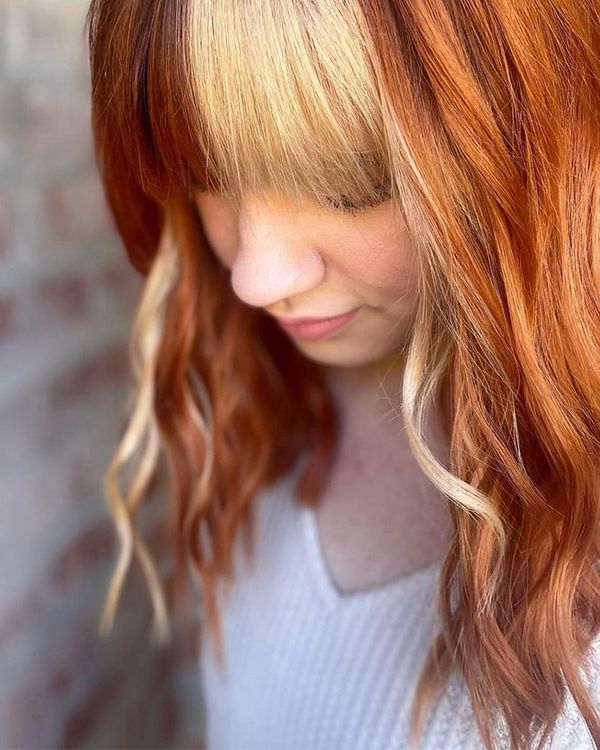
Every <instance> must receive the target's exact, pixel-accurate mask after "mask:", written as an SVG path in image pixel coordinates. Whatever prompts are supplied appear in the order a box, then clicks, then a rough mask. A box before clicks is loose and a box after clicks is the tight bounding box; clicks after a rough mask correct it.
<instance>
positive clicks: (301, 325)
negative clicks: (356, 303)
mask: <svg viewBox="0 0 600 750" xmlns="http://www.w3.org/2000/svg"><path fill="white" fill-rule="evenodd" d="M359 310H360V307H356V308H355V309H354V310H350V312H347V313H342V315H336V316H335V317H333V318H299V319H298V322H296V321H294V322H293V323H286V322H284V321H283V320H282V319H281V318H277V322H278V323H279V325H280V326H281V327H282V328H283V329H284V330H285V331H287V332H288V333H289V334H291V335H292V336H295V337H296V338H299V339H306V340H308V341H313V340H315V339H320V338H323V337H324V336H327V335H328V334H330V333H333V332H334V331H339V330H340V329H341V328H343V327H344V326H345V325H347V324H348V323H349V322H350V321H351V320H353V319H354V317H355V316H356V315H357V313H358V312H359Z"/></svg>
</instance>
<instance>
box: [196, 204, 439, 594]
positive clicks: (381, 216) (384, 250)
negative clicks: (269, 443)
mask: <svg viewBox="0 0 600 750" xmlns="http://www.w3.org/2000/svg"><path fill="white" fill-rule="evenodd" d="M195 202H196V206H197V209H198V212H199V216H200V218H201V221H202V224H203V227H204V231H205V234H206V237H207V240H208V242H209V244H210V245H211V247H212V249H213V251H214V252H215V254H216V256H217V257H218V258H219V260H220V261H221V262H222V263H223V264H224V265H225V266H226V267H227V268H228V269H229V270H230V271H231V284H232V288H233V290H234V292H235V293H236V294H237V296H238V297H239V298H240V299H241V300H242V301H243V302H244V303H246V304H248V305H252V306H258V307H262V308H264V309H265V310H266V311H267V312H269V313H271V314H273V315H282V316H287V317H304V316H323V317H327V316H332V315H338V314H340V313H343V312H347V311H349V310H352V309H353V308H355V307H358V306H360V307H361V311H360V314H359V315H358V316H357V317H356V318H355V319H354V320H353V321H351V323H350V324H349V325H348V326H346V327H345V328H344V329H343V330H341V331H339V332H336V333H334V334H332V335H330V336H328V337H326V338H323V339H319V340H317V341H302V340H300V339H294V340H295V344H296V346H297V347H298V348H299V349H300V351H302V353H303V354H304V355H305V356H306V357H308V358H309V359H311V360H313V361H315V362H317V363H320V364H322V365H323V367H324V371H325V373H326V377H327V379H328V382H329V385H330V387H331V391H332V395H333V397H334V400H335V402H336V404H337V406H338V408H339V411H340V415H341V425H342V429H341V435H340V445H339V451H338V456H337V459H336V463H335V465H334V468H333V472H332V475H331V481H330V483H329V486H328V490H327V493H326V495H325V497H324V498H323V502H322V503H321V504H320V505H319V507H318V509H317V522H318V527H319V535H320V539H321V544H322V547H323V553H324V557H325V558H326V560H327V565H328V567H329V569H330V575H331V578H332V580H333V581H334V582H335V584H336V586H337V587H338V589H339V590H340V591H343V592H351V591H355V590H360V589H363V588H368V587H373V586H377V585H380V584H381V583H383V582H386V581H388V580H394V579H395V578H397V577H398V576H400V575H403V574H405V573H410V572H411V571H413V570H415V569H418V568H420V567H422V566H423V565H426V564H428V563H430V562H431V561H432V560H436V559H438V558H440V557H441V556H442V552H441V550H443V548H444V547H445V545H446V544H447V535H448V533H449V531H450V516H449V513H448V511H447V508H446V505H445V503H443V502H442V501H441V500H440V496H439V494H438V493H437V491H436V490H435V489H434V488H432V487H431V485H430V483H429V482H428V480H426V479H425V477H424V475H423V473H422V471H421V468H420V467H419V465H418V464H417V462H416V460H415V459H414V457H413V455H412V453H411V451H410V449H409V446H408V442H407V439H406V436H405V433H404V432H403V431H402V429H401V420H400V419H399V418H398V417H397V415H396V416H394V415H393V414H392V412H391V402H392V401H393V402H394V403H395V404H396V405H399V396H398V395H397V393H398V389H399V387H400V383H401V377H402V372H403V364H404V363H403V361H402V357H401V356H400V355H399V353H400V347H401V346H402V344H403V343H404V341H405V340H406V337H407V334H408V333H409V331H410V325H411V316H412V311H413V309H414V304H415V301H416V295H417V277H416V267H415V262H414V254H413V251H412V248H411V244H410V241H409V237H408V233H407V231H406V227H405V225H404V223H403V221H402V220H401V219H400V217H399V215H398V212H397V211H396V210H395V208H394V207H393V204H392V203H391V201H389V200H388V201H385V202H383V203H380V204H379V205H377V206H370V207H367V208H364V209H361V210H360V211H359V212H358V213H340V212H339V211H338V210H337V209H335V208H333V207H331V206H328V205H324V206H323V205H320V204H319V203H317V202H316V201H313V200H311V199H306V200H304V201H302V202H299V203H295V202H293V201H291V200H290V199H289V198H288V197H286V196H281V195H276V194H273V193H272V194H263V195H262V196H261V197H259V196H256V195H255V196H245V199H244V202H243V206H242V209H241V210H240V211H239V212H238V211H237V210H236V209H235V206H234V205H233V203H232V202H230V201H229V200H228V199H227V198H224V197H222V196H216V195H214V194H210V193H203V192H202V193H197V194H196V195H195ZM382 380H383V386H382V387H380V383H381V382H382ZM381 391H383V393H381ZM431 436H432V444H434V445H435V446H436V449H437V450H436V451H434V452H435V453H437V455H438V458H440V460H445V458H446V447H447V446H446V445H445V443H444V442H443V441H442V438H441V432H440V429H439V423H437V422H436V420H435V419H434V420H433V422H432V423H431ZM365 497H368V498H369V503H368V504H366V503H365V502H364V499H365ZM349 548H350V549H352V554H348V549H349Z"/></svg>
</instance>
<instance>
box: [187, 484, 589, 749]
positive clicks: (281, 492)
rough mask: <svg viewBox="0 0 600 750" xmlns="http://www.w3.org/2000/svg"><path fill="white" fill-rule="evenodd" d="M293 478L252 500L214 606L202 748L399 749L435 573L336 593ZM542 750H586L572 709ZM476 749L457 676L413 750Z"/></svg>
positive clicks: (430, 630) (205, 659) (434, 568)
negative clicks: (251, 536)
mask: <svg viewBox="0 0 600 750" xmlns="http://www.w3.org/2000/svg"><path fill="white" fill-rule="evenodd" d="M295 475H296V471H294V472H293V473H292V474H290V475H288V477H286V478H285V479H283V480H281V481H280V482H278V483H277V484H276V485H274V486H273V487H271V488H268V489H267V490H263V491H262V492H261V493H260V494H259V495H258V496H257V497H256V498H255V502H256V505H255V519H256V551H255V564H254V566H253V567H252V568H250V567H249V566H248V562H247V558H246V556H245V553H244V550H243V549H242V545H241V543H240V539H239V538H238V545H237V547H236V559H235V562H236V579H235V581H234V584H233V586H232V587H231V588H230V589H228V590H225V591H224V592H223V594H222V600H221V601H222V613H223V628H224V630H223V634H224V647H225V675H222V674H221V673H220V671H219V669H218V666H217V664H216V662H215V660H214V655H213V652H212V648H211V647H209V646H211V644H210V642H209V641H207V643H206V644H202V648H201V656H200V666H201V674H202V679H203V687H204V697H205V706H206V716H207V734H206V739H207V750H403V749H404V748H406V746H407V742H406V738H407V733H408V720H409V711H410V703H411V699H412V693H413V690H414V687H415V685H416V681H417V678H418V675H419V672H420V670H421V667H422V665H423V663H424V660H425V657H426V653H427V650H428V647H429V645H430V642H431V640H432V638H433V636H434V634H435V633H436V632H437V631H438V630H439V628H436V627H435V623H434V617H433V614H434V610H433V605H434V597H435V591H436V584H437V581H438V576H439V569H440V566H439V563H434V564H433V565H429V566H427V567H426V568H422V569H420V570H418V571H416V572H414V573H410V574H408V575H405V576H403V577H401V578H399V579H397V580H396V581H394V582H392V583H389V584H385V585H383V586H379V587H376V588H373V589H368V590H365V591H361V592H357V593H351V594H342V593H340V592H339V591H338V590H337V588H336V587H335V585H334V584H333V582H332V580H331V578H330V576H329V573H328V570H327V567H326V565H325V562H324V557H323V554H322V549H321V547H320V544H319V538H318V530H317V526H316V518H315V515H314V512H313V511H312V510H311V509H308V508H304V507H301V506H300V505H298V504H297V503H296V502H295V500H294V498H293V496H292V489H293V487H292V481H294V479H295ZM599 689H600V686H596V688H595V690H596V691H597V690H599ZM595 694H596V695H598V692H596V693H595ZM498 738H499V739H498V742H499V744H498V745H497V747H498V748H499V749H500V750H505V748H508V743H507V741H506V739H505V738H504V735H501V734H498ZM546 747H548V748H552V750H593V748H594V744H593V742H592V740H591V737H590V735H589V732H588V731H587V727H586V726H585V723H584V722H583V720H582V719H581V716H580V714H579V713H578V712H577V711H576V707H575V704H574V703H569V704H568V706H567V708H566V710H565V711H564V714H563V716H561V718H560V720H559V724H558V726H557V729H556V730H555V733H554V735H553V738H552V740H551V743H550V744H549V745H547V746H546ZM482 748H483V744H482V742H481V740H480V738H479V733H478V731H477V727H476V724H475V721H474V717H473V713H472V709H471V705H470V701H469V697H468V693H467V690H466V687H465V686H464V684H462V683H460V682H459V680H458V678H456V677H453V678H452V679H451V681H450V683H449V684H448V687H447V689H446V692H445V693H444V696H443V699H442V700H441V701H440V702H439V703H438V705H437V706H436V708H435V709H434V711H433V714H432V715H431V716H430V718H429V720H428V722H427V724H426V727H425V730H424V734H423V736H422V739H421V742H420V744H419V749H420V750H481V749H482Z"/></svg>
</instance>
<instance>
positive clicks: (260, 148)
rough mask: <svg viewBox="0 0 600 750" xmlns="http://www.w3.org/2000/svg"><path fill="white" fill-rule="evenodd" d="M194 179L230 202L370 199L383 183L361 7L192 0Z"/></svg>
mask: <svg viewBox="0 0 600 750" xmlns="http://www.w3.org/2000/svg"><path fill="white" fill-rule="evenodd" d="M188 39H189V43H190V45H191V49H190V50H189V56H190V60H191V71H190V76H191V81H190V86H191V89H192V91H191V99H192V102H193V107H194V114H195V117H197V120H198V122H197V127H196V130H195V132H197V133H198V134H199V136H198V137H199V140H200V143H199V145H200V148H201V150H202V152H203V157H204V159H205V161H206V166H205V169H206V173H205V174H204V175H196V177H197V178H198V179H199V180H200V183H201V186H202V187H207V189H208V186H210V187H214V186H217V189H218V190H219V191H223V192H227V193H228V194H231V196H232V198H233V199H234V200H236V201H238V200H239V199H240V197H241V195H242V194H243V193H244V192H245V191H258V192H262V191H265V190H274V191H276V192H281V193H284V194H287V195H290V196H292V197H293V198H294V199H296V200H301V199H302V194H303V193H309V194H312V195H313V196H315V197H316V198H317V199H318V200H321V199H323V198H324V197H326V196H330V195H332V194H333V195H338V194H340V193H343V194H344V196H347V197H348V198H350V199H351V200H352V201H354V202H359V201H362V200H365V199H366V200H371V199H373V200H376V198H377V195H378V189H380V187H381V185H382V184H383V185H385V187H386V189H389V191H390V193H393V185H392V184H391V182H392V181H391V175H392V170H391V168H390V148H389V141H388V139H387V138H386V135H385V127H384V118H383V112H382V107H381V101H380V97H379V86H378V81H377V76H376V69H375V65H376V62H375V55H374V52H373V48H372V47H371V46H370V40H369V36H368V32H367V27H366V24H365V21H364V18H363V16H362V14H361V11H360V8H359V7H358V3H356V2H355V1H354V0H348V1H347V2H344V3H330V2H316V1H315V0H300V1H298V0H254V1H253V0H246V2H243V3H241V2H240V3H237V2H236V3H232V2H231V0H193V2H192V7H191V27H190V33H189V36H188Z"/></svg>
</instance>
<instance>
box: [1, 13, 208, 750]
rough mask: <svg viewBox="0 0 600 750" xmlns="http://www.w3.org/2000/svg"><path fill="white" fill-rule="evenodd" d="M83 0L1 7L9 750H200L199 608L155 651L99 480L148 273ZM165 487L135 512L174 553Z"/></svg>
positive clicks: (5, 723) (157, 545)
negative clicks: (122, 224) (119, 178)
mask: <svg viewBox="0 0 600 750" xmlns="http://www.w3.org/2000/svg"><path fill="white" fill-rule="evenodd" d="M87 6H88V2H87V0H0V747H1V748H15V749H16V748H65V749H66V748H92V747H93V748H197V747H200V744H201V743H200V738H201V734H202V704H201V693H200V690H199V684H198V681H199V670H198V668H197V660H198V654H197V627H198V625H197V622H198V620H197V607H198V604H197V602H196V601H190V605H189V611H188V612H183V613H181V614H180V616H179V617H178V619H177V620H176V621H175V620H173V625H174V626H175V632H174V639H173V642H172V643H171V644H170V645H168V646H162V647H158V646H154V645H153V644H152V643H151V641H150V623H151V614H152V612H151V606H150V602H149V597H148V594H147V591H146V585H145V581H144V578H143V575H142V573H141V572H140V570H139V565H138V563H134V565H133V567H132V569H131V571H130V573H129V575H128V579H127V583H126V586H125V589H124V591H123V595H122V598H121V601H120V606H119V611H118V614H117V619H116V626H115V630H114V632H113V634H112V636H111V637H110V638H109V639H108V640H106V641H103V640H102V639H101V638H100V637H99V636H98V635H97V624H98V620H99V616H100V611H101V607H102V604H103V600H104V595H105V591H106V587H107V585H108V581H109V580H110V577H111V574H112V571H113V569H114V564H115V562H116V558H117V552H118V542H117V538H116V534H115V531H114V527H113V524H112V520H111V518H110V515H109V512H108V508H107V506H106V504H105V501H104V497H103V494H102V475H103V472H104V470H105V468H106V465H107V463H108V461H109V459H110V456H111V453H112V451H113V449H114V447H115V445H116V442H117V440H118V438H119V436H120V433H121V431H122V428H123V426H124V424H125V415H126V403H127V399H128V398H129V393H130V390H131V376H130V371H129V364H128V358H127V336H128V330H129V325H130V322H131V318H132V315H133V310H134V307H135V304H136V302H137V296H138V293H139V290H140V288H141V283H140V278H139V277H138V275H137V273H136V272H135V271H134V270H133V269H132V268H131V267H130V266H129V264H128V262H127V261H126V258H125V252H124V249H123V247H122V245H121V243H120V240H119V238H118V236H117V235H116V233H115V230H114V228H113V225H112V220H111V217H110V216H109V215H108V211H107V209H106V204H105V200H104V196H103V193H102V189H101V186H100V181H99V178H98V173H97V168H96V165H95V162H94V159H93V151H92V135H91V125H90V108H89V99H90V89H89V68H88V61H87V40H86V38H85V33H84V28H83V27H84V20H85V13H86V11H87ZM166 500H167V488H166V487H165V486H158V484H157V485H156V486H155V488H154V494H153V497H152V498H151V500H150V502H149V503H148V504H147V506H146V507H144V506H142V509H141V512H140V521H141V529H142V531H143V534H144V539H145V540H147V541H149V546H150V550H151V551H152V552H153V553H154V552H159V551H160V550H161V544H164V533H163V532H164V527H165V524H164V514H165V506H166V504H167V502H166Z"/></svg>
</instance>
